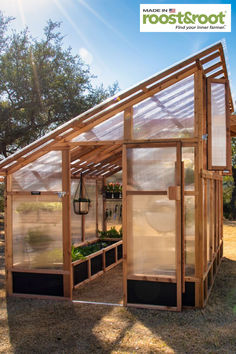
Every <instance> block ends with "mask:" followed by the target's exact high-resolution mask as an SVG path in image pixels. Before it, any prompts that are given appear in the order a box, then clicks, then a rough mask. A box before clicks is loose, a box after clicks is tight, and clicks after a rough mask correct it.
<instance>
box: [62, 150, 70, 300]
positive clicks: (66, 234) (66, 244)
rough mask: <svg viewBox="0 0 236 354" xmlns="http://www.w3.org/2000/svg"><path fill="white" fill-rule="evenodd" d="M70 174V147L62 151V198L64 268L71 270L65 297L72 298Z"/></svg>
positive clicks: (64, 279)
mask: <svg viewBox="0 0 236 354" xmlns="http://www.w3.org/2000/svg"><path fill="white" fill-rule="evenodd" d="M70 175H71V174H70V150H69V148H68V149H65V150H63V151H62V190H63V192H65V193H66V194H65V195H64V196H63V199H62V213H63V214H62V224H63V269H64V270H65V271H68V272H69V274H64V275H63V284H64V285H63V286H64V297H67V298H70V299H72V269H71V181H70Z"/></svg>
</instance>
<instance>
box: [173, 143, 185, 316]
mask: <svg viewBox="0 0 236 354" xmlns="http://www.w3.org/2000/svg"><path fill="white" fill-rule="evenodd" d="M176 159H177V162H176V186H178V187H181V174H182V164H181V160H182V157H181V143H178V144H177V146H176ZM178 199H179V200H178ZM175 203H176V288H177V310H178V311H181V310H182V282H184V279H182V257H181V255H182V237H181V234H182V230H181V223H182V217H181V215H182V213H181V207H182V203H181V197H180V198H176V202H175Z"/></svg>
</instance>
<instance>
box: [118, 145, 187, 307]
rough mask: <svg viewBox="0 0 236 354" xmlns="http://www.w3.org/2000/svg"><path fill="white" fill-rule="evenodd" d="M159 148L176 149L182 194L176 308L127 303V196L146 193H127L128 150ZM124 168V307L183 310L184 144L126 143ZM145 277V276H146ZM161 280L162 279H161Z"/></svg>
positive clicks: (178, 205)
mask: <svg viewBox="0 0 236 354" xmlns="http://www.w3.org/2000/svg"><path fill="white" fill-rule="evenodd" d="M155 147H156V148H158V147H175V148H176V183H175V186H176V187H179V190H180V193H179V197H178V200H176V199H175V202H176V278H175V279H176V299H177V300H176V305H177V306H176V307H167V306H158V305H142V304H140V305H139V304H129V303H127V280H128V276H127V237H128V235H127V195H131V194H134V195H135V194H136V195H137V194H140V195H141V194H145V192H143V193H142V192H141V193H137V192H133V193H132V192H131V191H127V149H129V148H155ZM122 166H123V181H122V194H123V200H122V204H123V205H122V210H123V220H122V224H123V225H122V228H123V305H124V306H134V307H145V308H155V309H165V310H166V309H168V310H173V311H181V310H182V289H184V242H183V229H182V223H183V190H184V189H183V164H182V144H181V142H170V143H163V142H160V143H159V142H155V143H153V142H143V143H128V142H127V143H124V144H123V150H122ZM146 194H152V195H155V194H156V195H157V194H158V191H156V192H155V191H153V192H152V193H150V192H148V193H146ZM144 277H145V276H144ZM156 278H158V277H156ZM160 278H161V277H160Z"/></svg>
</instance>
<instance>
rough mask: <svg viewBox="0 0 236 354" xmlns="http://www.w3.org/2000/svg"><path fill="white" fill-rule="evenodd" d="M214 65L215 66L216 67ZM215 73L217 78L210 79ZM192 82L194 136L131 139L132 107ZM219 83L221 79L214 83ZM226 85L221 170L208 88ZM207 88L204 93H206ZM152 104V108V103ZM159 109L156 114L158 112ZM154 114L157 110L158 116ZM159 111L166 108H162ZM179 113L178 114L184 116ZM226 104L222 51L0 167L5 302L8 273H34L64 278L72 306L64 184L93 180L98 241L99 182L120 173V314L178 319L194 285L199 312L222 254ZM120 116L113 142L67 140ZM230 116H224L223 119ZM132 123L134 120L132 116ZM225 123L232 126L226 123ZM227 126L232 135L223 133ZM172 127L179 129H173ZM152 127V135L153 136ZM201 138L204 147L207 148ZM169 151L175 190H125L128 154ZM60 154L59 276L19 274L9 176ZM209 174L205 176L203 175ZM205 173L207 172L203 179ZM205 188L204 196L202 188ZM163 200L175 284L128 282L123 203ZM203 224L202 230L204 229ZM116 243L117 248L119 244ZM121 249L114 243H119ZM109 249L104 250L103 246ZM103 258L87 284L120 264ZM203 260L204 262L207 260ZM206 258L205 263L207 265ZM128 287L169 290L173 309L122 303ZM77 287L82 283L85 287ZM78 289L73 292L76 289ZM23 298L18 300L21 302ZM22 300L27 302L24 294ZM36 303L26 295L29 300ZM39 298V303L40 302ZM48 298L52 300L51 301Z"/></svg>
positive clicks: (133, 92)
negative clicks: (134, 310) (189, 160)
mask: <svg viewBox="0 0 236 354" xmlns="http://www.w3.org/2000/svg"><path fill="white" fill-rule="evenodd" d="M216 60H218V61H217V62H216ZM216 70H217V71H216ZM190 75H193V76H194V134H193V136H191V137H188V136H185V137H182V138H179V137H178V136H176V137H174V138H170V139H168V138H165V137H163V138H160V139H151V138H150V136H149V138H148V139H134V136H135V134H134V129H135V124H134V123H135V121H134V112H135V107H134V106H135V105H136V104H138V103H140V102H142V101H143V100H145V99H147V98H150V97H152V96H153V95H154V94H156V93H158V92H161V91H162V90H164V89H167V88H169V87H171V86H172V85H174V84H176V83H178V82H180V81H181V80H183V79H185V78H187V77H189V76H190ZM219 77H220V78H219ZM214 82H216V83H222V84H225V87H226V90H225V103H226V112H227V119H226V124H227V127H226V135H227V164H226V166H212V155H211V141H212V138H211V95H210V89H209V88H210V85H211V83H214ZM207 88H208V89H207ZM157 104H159V103H158V102H157ZM162 108H163V107H162ZM162 108H161V109H162ZM164 108H165V107H164ZM168 108H171V109H172V110H173V112H174V110H175V103H174V104H173V105H172V103H171V100H170V104H169V106H168ZM185 108H186V107H185V106H184V109H185ZM233 111H234V107H233V101H232V97H231V93H230V88H229V81H228V74H227V69H226V64H225V58H224V52H223V47H222V45H221V43H218V44H216V45H214V46H212V47H211V48H208V49H206V50H204V51H202V52H201V53H198V54H196V55H194V56H192V57H191V58H189V59H187V60H184V61H183V62H182V63H179V64H177V65H175V66H173V67H172V68H169V69H167V70H166V71H163V72H162V73H160V74H157V75H155V76H153V77H152V78H150V79H148V80H146V81H144V82H142V83H140V84H138V85H137V86H135V87H133V88H131V89H129V90H127V91H126V92H122V93H121V94H120V95H119V96H117V97H113V98H110V99H108V100H107V101H105V102H104V103H101V104H100V105H98V106H96V107H94V108H92V109H90V110H89V111H87V112H85V113H83V114H81V115H80V116H78V117H75V118H74V119H72V120H71V121H69V122H68V123H66V124H64V125H63V126H62V127H59V128H57V129H55V130H53V131H52V132H51V133H50V134H48V135H47V136H44V137H43V138H41V139H39V140H37V141H36V142H34V143H32V144H31V145H30V146H27V147H26V148H24V149H22V150H21V151H19V152H17V153H15V154H13V155H12V156H10V157H8V158H7V159H5V160H3V161H1V163H0V178H4V179H5V181H6V195H5V200H6V220H5V233H6V279H7V282H6V284H7V294H8V295H14V296H15V295H16V296H18V294H13V291H12V287H13V285H12V283H13V282H12V273H13V272H14V273H17V272H18V273H19V272H23V273H24V272H25V273H35V274H58V275H60V276H62V277H63V294H64V298H66V299H71V298H72V289H73V286H74V285H73V271H74V267H75V266H76V265H78V264H80V263H82V262H80V261H79V262H77V263H76V264H72V265H71V254H70V253H71V227H70V208H71V195H70V193H71V192H70V188H71V178H79V176H80V174H81V173H82V172H83V175H84V177H85V179H95V180H96V182H95V183H96V202H95V203H96V205H95V207H96V208H95V209H96V220H94V222H95V225H96V234H95V235H94V236H98V233H97V230H98V207H99V206H98V180H100V181H101V182H99V183H103V184H105V182H106V178H108V177H110V176H112V175H114V174H115V173H116V172H118V171H121V170H122V171H123V176H122V178H123V200H122V206H123V216H122V217H123V220H122V224H123V235H124V241H123V259H124V261H123V265H124V266H123V289H124V293H123V303H124V305H125V306H126V305H127V306H136V307H145V308H156V309H166V310H170V309H171V310H174V311H177V310H178V311H180V310H181V309H182V308H183V307H185V305H184V304H183V303H182V300H183V298H184V296H185V295H184V294H186V291H188V290H187V289H188V286H189V283H192V284H194V291H193V292H194V304H193V305H192V307H198V308H202V307H203V306H205V304H206V302H207V299H208V297H209V294H210V291H211V289H212V286H213V282H214V279H215V276H216V273H217V270H218V268H219V265H220V262H221V258H222V250H223V241H222V237H223V222H222V220H223V202H222V195H223V190H222V171H223V170H225V169H227V170H229V171H230V170H231V166H230V158H231V156H230V129H231V134H232V136H233V135H235V134H236V133H235V115H233V114H232V112H233ZM121 112H123V122H122V121H121V122H120V123H119V124H123V129H124V130H123V137H122V139H121V138H120V137H119V138H118V139H117V140H115V139H114V140H111V139H110V135H109V138H108V140H100V139H99V135H98V136H97V135H96V134H94V131H92V139H93V140H88V141H85V140H83V141H79V139H76V141H75V140H73V139H74V138H76V137H78V136H79V135H80V134H82V133H87V132H89V131H90V134H91V129H93V128H94V127H98V126H99V124H101V123H105V122H106V121H109V119H110V118H112V117H114V116H115V115H116V114H118V113H121ZM230 114H231V116H230ZM135 119H137V118H136V116H135ZM230 119H231V122H230ZM230 124H231V127H230ZM177 127H178V125H177ZM156 128H157V129H158V127H155V129H156ZM207 133H208V142H207ZM86 138H88V139H90V136H89V134H87V135H86V134H85V137H84V139H86ZM156 146H158V147H170V146H172V147H175V148H176V153H177V161H178V163H177V164H176V187H177V188H176V187H175V188H171V187H173V186H169V188H168V189H167V190H166V191H163V192H160V191H138V190H136V191H133V190H131V189H130V188H129V186H127V168H128V167H130V166H127V159H126V154H127V149H128V148H138V147H147V148H152V147H156ZM183 147H194V151H195V153H194V164H195V167H194V168H195V170H194V180H195V189H194V190H185V185H184V163H183V161H182V148H183ZM53 150H61V151H62V191H63V192H65V195H64V196H63V197H62V208H63V269H62V270H45V269H44V270H43V269H38V270H26V269H22V268H20V267H14V266H13V250H12V248H13V246H12V234H13V223H12V198H13V196H14V195H21V196H24V195H25V196H27V195H31V192H29V191H21V192H14V191H12V178H13V177H14V176H13V174H14V172H16V171H18V170H19V169H21V168H23V167H24V166H26V165H27V164H29V163H31V162H33V161H36V160H37V159H38V158H39V157H41V156H43V155H45V154H46V153H47V152H49V151H53ZM207 169H208V170H207ZM209 170H212V171H209ZM208 184H209V186H210V188H209V195H207V193H208V188H207V185H208ZM55 193H58V192H56V191H53V192H52V191H46V192H41V194H42V195H49V196H50V195H51V196H53V195H54V194H55ZM160 194H161V195H168V196H169V198H170V199H173V200H176V206H177V209H176V210H177V213H176V215H177V217H176V229H177V235H178V236H177V237H176V276H175V277H170V276H162V277H160V276H153V275H152V274H146V275H141V274H133V275H129V276H127V257H128V256H129V255H128V254H127V239H128V237H129V235H128V234H127V222H128V220H127V198H128V196H130V195H160ZM187 196H193V197H194V198H195V255H194V256H195V257H194V259H195V273H194V274H192V275H191V276H187V275H186V266H185V239H184V237H185V231H186V230H185V210H184V208H185V206H184V198H185V197H187ZM207 198H209V202H210V205H211V208H210V210H211V213H209V216H208V208H207V206H208V204H207ZM105 212H106V201H105V199H103V230H106V219H105ZM81 218H82V223H81V235H82V240H81V241H82V242H83V244H86V229H85V222H86V217H85V216H82V217H81ZM208 220H209V227H208V224H207V222H208ZM121 242H122V241H121ZM118 244H119V245H121V244H120V243H118ZM109 247H110V246H109ZM109 247H108V249H107V250H106V251H102V252H101V251H99V252H100V253H99V252H98V253H97V254H99V255H100V254H102V258H103V269H102V270H101V271H100V272H99V273H97V274H94V275H92V271H91V262H93V261H92V260H93V258H94V257H96V254H95V256H94V255H91V256H89V257H88V258H86V261H87V263H88V279H87V280H85V281H84V282H88V281H90V280H92V279H94V278H95V277H97V276H99V275H100V274H102V273H103V272H104V271H105V270H109V269H111V268H112V267H113V266H114V265H116V264H118V263H119V262H121V260H120V259H118V246H114V247H113V246H112V247H110V248H109ZM113 248H114V249H115V251H114V252H115V253H114V257H115V262H114V265H109V266H108V267H107V266H106V264H105V257H106V252H107V251H109V250H110V249H113ZM208 255H209V256H210V257H208ZM208 258H209V259H208ZM127 279H130V280H143V281H150V282H158V281H159V282H163V283H170V284H173V283H176V284H177V286H176V292H177V304H176V307H175V306H174V307H173V306H152V305H142V304H135V305H134V304H130V303H127ZM84 282H82V283H84ZM79 286H80V285H79ZM20 296H22V295H20ZM23 296H26V297H29V296H30V295H29V294H23ZM35 296H37V295H33V296H32V297H35ZM40 297H41V298H45V296H40ZM51 298H53V297H51Z"/></svg>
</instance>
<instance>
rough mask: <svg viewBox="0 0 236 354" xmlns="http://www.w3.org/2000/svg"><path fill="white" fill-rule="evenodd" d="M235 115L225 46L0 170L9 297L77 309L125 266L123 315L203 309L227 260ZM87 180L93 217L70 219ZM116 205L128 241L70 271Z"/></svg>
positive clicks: (81, 119)
mask: <svg viewBox="0 0 236 354" xmlns="http://www.w3.org/2000/svg"><path fill="white" fill-rule="evenodd" d="M233 112H234V108H233V101H232V97H231V92H230V86H229V80H228V74H227V68H226V62H225V57H224V49H223V46H222V44H221V43H217V44H215V45H213V46H211V47H210V48H208V49H206V50H203V51H201V52H200V53H198V54H195V55H194V56H192V57H190V58H188V59H186V60H184V61H183V62H181V63H178V64H177V65H175V66H173V67H171V68H168V69H167V70H165V71H163V72H161V73H159V74H156V75H154V76H153V77H151V78H149V79H148V80H146V81H143V82H141V83H139V84H138V85H137V86H134V87H132V88H130V89H129V90H127V91H124V92H122V93H120V94H119V95H117V96H116V97H113V98H110V99H108V100H106V101H105V102H103V103H101V104H99V105H97V106H96V107H94V108H92V109H90V110H89V111H87V112H85V113H83V114H81V115H80V116H78V117H75V118H74V119H72V120H70V121H68V122H67V123H65V124H63V125H62V126H59V127H58V128H57V129H55V130H53V131H51V132H50V133H49V134H47V135H45V136H43V137H42V138H40V139H39V140H37V141H35V142H34V143H32V144H30V145H29V146H26V147H25V148H23V149H22V150H20V151H17V152H16V153H15V154H13V155H11V156H9V157H8V158H6V159H5V160H3V161H1V163H0V176H1V178H2V179H3V178H4V180H5V185H6V192H5V196H6V207H5V220H6V222H5V235H6V287H7V294H8V296H25V297H40V298H48V297H49V298H54V299H59V298H61V299H72V292H73V289H74V288H75V287H76V286H77V285H78V284H79V283H84V282H85V281H89V280H91V279H93V278H95V277H97V276H98V275H99V274H100V273H102V272H104V271H106V270H109V269H110V268H112V267H113V266H115V265H116V264H118V263H120V262H122V261H123V304H124V306H135V307H147V308H156V309H170V310H176V311H181V309H182V308H185V307H192V308H201V307H203V306H204V305H205V304H206V302H207V299H208V297H209V294H210V291H211V289H212V286H213V283H214V279H215V276H216V273H217V270H218V268H219V265H220V263H221V258H222V253H223V232H222V230H223V229H222V227H223V225H222V220H223V199H222V178H223V175H224V174H225V173H230V171H231V152H230V131H231V133H232V135H234V136H235V135H236V116H235V115H233ZM230 124H231V127H230ZM81 175H82V176H83V181H84V188H82V191H81V194H82V195H81V196H80V197H82V198H85V197H86V193H87V194H88V196H89V199H91V201H92V202H91V206H90V208H89V212H88V214H87V215H86V214H82V215H77V214H75V213H74V209H73V203H74V194H75V190H76V188H77V186H78V183H79V182H80V180H81ZM111 177H113V178H114V179H113V181H119V179H120V178H121V179H122V199H121V198H119V199H120V200H117V202H116V201H115V200H108V199H106V197H105V194H104V186H105V184H106V181H107V180H108V181H109V178H111ZM107 203H116V207H115V208H117V209H119V213H120V214H119V218H120V219H119V221H118V223H120V224H121V225H122V227H123V240H121V241H117V242H115V243H112V244H111V245H110V246H108V247H107V249H105V250H101V251H98V252H97V253H96V254H94V255H92V256H89V257H87V258H86V262H85V261H84V262H82V260H81V261H77V262H76V263H75V264H74V265H72V260H71V248H72V243H73V244H76V245H78V244H82V245H84V244H86V242H87V243H93V242H94V240H95V239H96V238H97V236H98V230H103V231H105V230H106V228H107V227H108V225H107V224H108V220H107V217H108V215H107ZM121 211H122V220H121ZM121 225H120V226H121ZM95 257H96V259H95ZM99 262H100V263H99ZM81 264H83V265H81ZM79 265H80V268H78V266H79ZM76 267H77V268H76ZM77 283H78V284H77ZM79 285H80V284H79Z"/></svg>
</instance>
